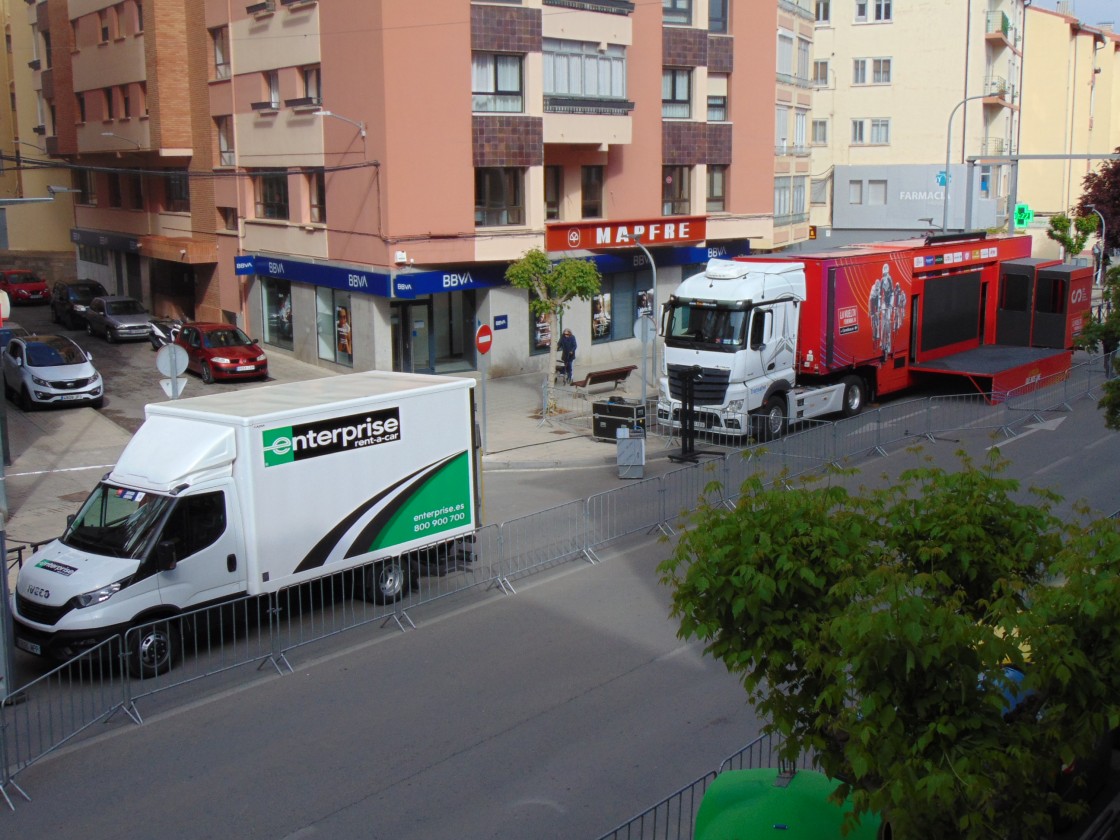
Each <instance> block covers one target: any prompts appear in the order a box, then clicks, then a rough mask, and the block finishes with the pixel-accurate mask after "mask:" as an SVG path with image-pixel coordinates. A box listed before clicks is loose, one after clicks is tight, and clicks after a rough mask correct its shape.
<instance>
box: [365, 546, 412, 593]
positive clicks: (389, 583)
mask: <svg viewBox="0 0 1120 840" xmlns="http://www.w3.org/2000/svg"><path fill="white" fill-rule="evenodd" d="M364 588H365V598H366V600H367V601H373V602H374V603H375V604H393V603H396V602H397V601H399V600H400V599H401V596H402V595H403V594H404V592H405V590H406V589H408V566H407V565H406V564H405V563H402V562H401V560H400V558H398V557H394V558H392V559H391V560H382V561H380V562H378V563H372V564H370V565H369V566H367V567H366V572H365V587H364Z"/></svg>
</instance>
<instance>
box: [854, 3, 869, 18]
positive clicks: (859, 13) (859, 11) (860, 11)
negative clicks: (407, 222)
mask: <svg viewBox="0 0 1120 840" xmlns="http://www.w3.org/2000/svg"><path fill="white" fill-rule="evenodd" d="M866 20H867V0H856V22H857V23H860V22H864V21H866Z"/></svg>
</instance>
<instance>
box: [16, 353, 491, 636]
mask: <svg viewBox="0 0 1120 840" xmlns="http://www.w3.org/2000/svg"><path fill="white" fill-rule="evenodd" d="M472 386H473V381H472V380H469V379H455V378H450V377H438V376H421V375H410V374H399V373H384V372H370V373H356V374H350V375H346V376H337V377H326V378H323V379H316V380H310V381H306V382H298V383H290V384H283V385H274V386H266V387H262V388H252V389H245V390H241V391H234V392H228V393H222V394H213V395H208V396H202V397H195V398H191V399H183V400H177V401H172V402H165V403H158V404H153V405H149V406H148V407H147V408H146V412H145V421H144V424H143V425H142V426H141V427H140V429H139V430H138V431H137V433H136V434H135V436H134V437H133V438H132V440H131V441H130V442H129V443H128V445H127V446H126V448H125V450H124V452H123V453H122V454H121V457H120V460H119V461H118V462H117V464H116V466H114V468H113V470H112V471H111V472H110V473H109V475H108V476H107V477H106V478H105V479H104V480H103V482H102V483H101V485H99V487H98V489H97V490H95V491H94V493H93V494H92V495H91V497H90V500H89V501H87V503H86V505H85V506H83V509H82V511H81V512H80V513H79V514H78V518H77V519H76V520H75V522H74V524H73V525H72V526H71V527H70V528H68V529H67V532H66V533H65V534H64V535H63V537H62V538H61V539H60V540H56V541H54V542H52V543H51V544H50V545H48V546H46V547H45V548H44V549H43V550H41V551H40V552H38V553H37V554H36V555H35V556H33V557H32V558H31V560H30V561H29V562H28V563H27V564H26V565H25V566H24V568H23V569H22V570H21V573H20V577H19V581H18V583H17V592H16V597H15V601H16V605H15V606H16V609H15V610H14V615H15V617H16V637H17V644H18V645H19V646H20V647H22V648H23V649H25V650H29V651H31V652H33V653H42V652H44V651H43V650H42V648H43V647H44V646H51V647H61V648H64V650H62V651H61V653H62V655H69V654H72V653H74V652H75V651H76V650H77V649H80V648H81V647H84V646H88V643H89V642H90V641H92V640H95V639H99V638H103V637H104V636H105V635H107V634H111V633H112V632H118V631H119V630H121V629H122V628H127V627H129V626H134V625H135V624H136V623H137V621H139V620H149V619H150V618H151V617H152V616H157V615H158V616H166V615H173V614H176V613H178V612H181V611H184V610H188V609H192V608H195V607H198V606H201V605H205V604H208V603H213V602H216V601H220V600H223V599H227V598H231V597H237V596H239V595H242V594H251V595H256V594H263V593H268V592H272V591H275V590H278V589H280V588H283V587H286V586H291V585H293V584H296V583H299V582H302V581H305V580H309V579H311V578H315V577H319V576H322V575H325V574H329V573H331V572H334V571H337V570H340V569H344V568H350V567H355V566H362V565H366V564H370V563H372V562H374V561H376V560H379V559H381V558H387V557H395V556H398V555H400V554H402V553H405V552H408V551H410V550H413V549H417V548H419V547H423V546H426V545H430V544H434V543H438V542H444V541H448V540H453V539H456V538H459V537H463V536H465V535H469V534H470V533H472V532H473V531H474V530H475V529H476V528H477V525H478V523H477V511H476V502H477V499H476V475H475V468H476V465H475V462H474V445H473V441H474V437H473V422H474V421H473V403H472V390H471V389H472ZM116 506H119V507H120V514H119V517H118V518H117V519H114V518H113V517H114V515H115V514H113V513H112V509H113V508H114V507H116ZM102 509H108V510H110V514H109V515H107V516H106V515H101V514H100V513H99V511H100V510H102ZM147 510H156V511H158V512H154V513H152V514H151V515H150V517H149V518H150V519H151V520H152V521H151V522H150V523H148V522H146V521H145V519H144V517H145V515H146V511H147ZM122 522H123V523H124V524H121V525H118V523H122ZM129 523H133V524H132V525H130V524H129ZM161 542H162V543H164V544H165V545H164V546H163V550H164V551H165V552H166V551H174V553H175V562H173V563H170V564H167V565H170V566H171V568H164V567H160V566H159V564H158V562H157V561H156V559H155V555H157V554H158V552H157V546H158V545H159V544H160V543H161ZM112 585H117V586H118V588H117V589H115V590H113V591H112V592H111V593H109V594H108V595H107V596H106V597H104V598H103V599H102V600H100V601H97V600H96V599H93V600H95V602H94V603H91V604H89V605H87V606H79V601H80V599H81V598H82V597H84V595H88V594H89V593H93V592H97V591H98V590H100V589H102V588H104V587H110V586H112ZM98 597H100V596H98ZM87 600H90V599H87ZM56 637H60V638H62V639H63V640H65V641H67V642H70V643H75V644H62V645H57V644H56V643H57V642H58V638H56ZM36 648H39V649H36Z"/></svg>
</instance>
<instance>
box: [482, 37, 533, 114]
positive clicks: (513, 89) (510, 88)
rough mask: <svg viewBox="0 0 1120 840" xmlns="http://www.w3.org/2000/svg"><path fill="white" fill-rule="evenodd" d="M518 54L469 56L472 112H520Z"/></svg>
mask: <svg viewBox="0 0 1120 840" xmlns="http://www.w3.org/2000/svg"><path fill="white" fill-rule="evenodd" d="M521 63H522V57H521V56H519V55H497V54H494V53H481V52H476V53H474V54H473V55H472V56H471V93H472V94H473V105H472V106H471V107H472V108H473V109H474V110H475V111H482V112H494V111H500V112H505V113H520V112H521V111H522V110H524V107H523V104H522V95H521V84H522V82H521Z"/></svg>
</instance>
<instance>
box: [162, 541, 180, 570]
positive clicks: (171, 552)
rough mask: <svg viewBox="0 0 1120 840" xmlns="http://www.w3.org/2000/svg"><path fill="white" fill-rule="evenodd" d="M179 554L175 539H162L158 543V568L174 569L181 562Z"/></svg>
mask: <svg viewBox="0 0 1120 840" xmlns="http://www.w3.org/2000/svg"><path fill="white" fill-rule="evenodd" d="M178 554H179V553H178V552H177V551H176V550H175V540H160V541H159V542H158V543H156V568H157V569H158V570H159V571H161V572H170V571H172V570H173V569H174V568H175V567H176V566H177V565H178V564H179V556H178Z"/></svg>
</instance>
